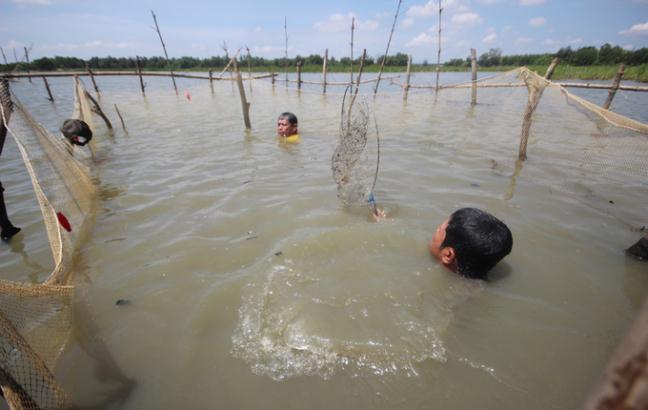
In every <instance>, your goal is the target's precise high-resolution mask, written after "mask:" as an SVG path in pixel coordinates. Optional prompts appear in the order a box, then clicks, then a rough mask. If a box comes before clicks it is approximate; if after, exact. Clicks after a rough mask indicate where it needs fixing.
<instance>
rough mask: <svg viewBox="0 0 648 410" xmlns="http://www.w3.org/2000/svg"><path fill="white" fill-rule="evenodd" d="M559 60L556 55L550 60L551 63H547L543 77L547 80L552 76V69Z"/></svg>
mask: <svg viewBox="0 0 648 410" xmlns="http://www.w3.org/2000/svg"><path fill="white" fill-rule="evenodd" d="M559 62H560V59H558V57H555V58H554V59H553V60H551V64H549V67H547V72H546V73H545V75H544V78H546V79H547V80H551V77H552V76H553V73H554V70H555V69H556V66H557V65H558V63H559Z"/></svg>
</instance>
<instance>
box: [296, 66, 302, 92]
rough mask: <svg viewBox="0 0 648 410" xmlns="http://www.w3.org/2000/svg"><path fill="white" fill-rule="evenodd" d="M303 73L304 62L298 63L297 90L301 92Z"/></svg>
mask: <svg viewBox="0 0 648 410" xmlns="http://www.w3.org/2000/svg"><path fill="white" fill-rule="evenodd" d="M301 72H302V62H301V60H299V61H297V89H298V90H301V83H302V81H301Z"/></svg>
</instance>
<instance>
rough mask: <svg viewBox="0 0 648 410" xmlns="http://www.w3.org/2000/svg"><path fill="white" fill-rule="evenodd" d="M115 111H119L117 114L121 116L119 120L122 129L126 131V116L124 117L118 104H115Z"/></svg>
mask: <svg viewBox="0 0 648 410" xmlns="http://www.w3.org/2000/svg"><path fill="white" fill-rule="evenodd" d="M115 111H117V116H118V117H119V121H121V125H122V129H123V130H124V132H127V131H126V124H124V118H123V117H122V115H121V113H120V112H119V108H117V104H115Z"/></svg>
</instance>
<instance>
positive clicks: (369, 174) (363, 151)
mask: <svg viewBox="0 0 648 410" xmlns="http://www.w3.org/2000/svg"><path fill="white" fill-rule="evenodd" d="M348 91H349V88H347V90H346V92H345V93H344V97H343V99H342V110H341V115H340V134H339V140H338V145H337V147H336V148H335V150H334V151H333V156H332V158H331V171H332V173H333V180H334V181H335V183H336V185H337V195H338V198H340V199H341V200H342V202H343V203H344V204H345V205H346V206H357V205H363V204H367V203H369V204H370V205H372V206H374V205H375V201H374V197H373V190H374V188H375V185H376V180H377V178H378V167H379V163H380V137H379V134H378V124H377V122H376V119H375V117H374V116H373V114H372V111H371V110H370V108H369V104H368V103H367V101H366V100H365V99H364V98H362V97H358V92H357V89H356V92H355V93H352V95H350V96H348ZM347 98H349V101H348V102H347V101H346V100H347Z"/></svg>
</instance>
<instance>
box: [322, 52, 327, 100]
mask: <svg viewBox="0 0 648 410" xmlns="http://www.w3.org/2000/svg"><path fill="white" fill-rule="evenodd" d="M327 73H328V48H327V49H326V50H324V62H323V63H322V76H323V77H324V83H323V84H322V94H326V74H327Z"/></svg>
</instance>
